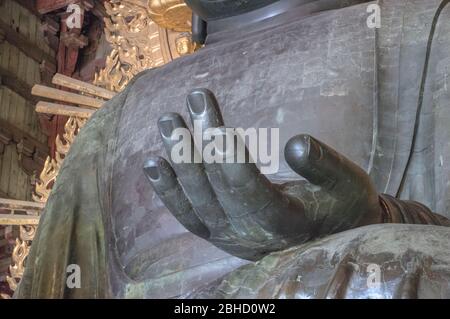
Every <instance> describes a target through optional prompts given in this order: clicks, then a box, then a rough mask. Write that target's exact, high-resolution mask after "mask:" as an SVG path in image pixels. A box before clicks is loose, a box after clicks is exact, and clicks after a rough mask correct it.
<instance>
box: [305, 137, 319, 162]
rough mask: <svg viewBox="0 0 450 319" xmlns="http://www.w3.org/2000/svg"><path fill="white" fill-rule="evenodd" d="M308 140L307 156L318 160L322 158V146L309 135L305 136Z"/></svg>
mask: <svg viewBox="0 0 450 319" xmlns="http://www.w3.org/2000/svg"><path fill="white" fill-rule="evenodd" d="M307 138H308V140H309V158H310V159H312V160H314V161H318V160H320V159H321V158H322V147H321V146H320V145H319V143H317V141H316V140H315V139H314V138H313V137H311V136H309V135H308V136H307Z"/></svg>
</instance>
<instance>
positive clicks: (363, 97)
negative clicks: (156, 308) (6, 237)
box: [15, 0, 450, 298]
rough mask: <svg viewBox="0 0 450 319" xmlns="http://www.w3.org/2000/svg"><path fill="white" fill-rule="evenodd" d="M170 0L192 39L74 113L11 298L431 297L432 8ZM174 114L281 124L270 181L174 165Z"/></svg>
mask: <svg viewBox="0 0 450 319" xmlns="http://www.w3.org/2000/svg"><path fill="white" fill-rule="evenodd" d="M186 2H187V4H188V5H189V6H190V7H191V8H192V9H193V11H194V12H195V14H196V19H197V21H200V22H202V23H200V24H198V26H200V28H201V29H202V30H200V31H201V33H202V34H204V35H205V36H206V45H205V47H203V48H201V49H199V50H198V51H197V52H196V53H194V54H192V55H187V56H183V57H182V58H180V59H178V60H175V61H174V62H172V63H170V64H168V65H165V66H163V67H160V68H157V69H152V70H149V71H145V72H143V73H141V74H139V75H138V76H137V77H136V78H135V79H134V80H133V81H132V83H130V84H129V85H128V86H127V88H126V89H125V90H124V91H123V92H122V93H120V94H119V95H118V96H116V97H115V98H114V99H113V100H111V101H110V102H109V103H107V104H106V105H105V106H104V107H103V108H102V109H101V110H99V111H98V112H97V113H96V114H95V115H94V116H93V117H92V118H91V119H90V120H89V122H88V123H87V124H86V126H85V127H84V128H83V130H82V132H81V133H80V134H79V136H78V137H77V139H76V141H75V143H74V144H73V146H72V148H71V151H70V153H69V155H68V157H67V158H66V159H65V162H64V165H63V168H62V169H61V172H60V175H59V176H58V180H57V182H56V184H55V186H54V188H53V191H52V194H51V197H50V199H49V201H48V203H47V206H46V208H45V213H44V216H43V217H42V220H41V224H40V226H39V229H38V233H37V235H36V237H35V240H34V242H33V245H32V249H31V253H30V256H29V259H28V262H27V268H26V271H25V274H24V277H23V279H22V282H21V284H20V286H19V288H18V291H16V294H15V296H16V297H18V298H36V297H43V298H105V297H109V298H124V297H126V298H241V297H245V298H417V297H419V298H433V297H435V298H436V297H439V298H449V297H450V286H449V281H450V276H449V273H450V272H449V270H450V255H449V253H448V252H449V251H450V240H449V239H450V229H449V228H447V227H443V226H450V222H449V220H448V219H447V218H446V217H450V209H449V208H450V183H449V182H448V180H449V176H450V161H448V156H449V154H450V144H449V142H448V138H449V136H450V127H449V126H448V121H449V119H450V107H449V102H450V91H449V90H448V85H449V84H448V78H449V74H450V58H449V54H450V24H449V23H448V21H449V18H450V5H448V3H449V2H450V1H449V0H444V1H442V0H426V1H425V0H398V1H397V0H391V1H388V0H386V1H361V0H360V1H356V0H355V1H344V0H279V1H276V0H265V1H234V0H222V1H210V0H189V1H186ZM373 5H376V8H378V9H379V13H380V18H381V25H380V27H379V28H378V27H372V26H369V24H368V23H367V21H368V18H369V16H370V15H371V12H370V10H368V8H369V6H372V7H373ZM183 118H186V119H187V118H190V119H191V121H192V122H193V123H194V121H198V122H200V123H202V125H203V128H204V129H207V128H216V129H218V130H219V131H220V130H222V129H224V128H225V124H226V125H231V126H233V127H240V128H250V127H252V128H257V129H258V128H279V139H280V141H279V144H280V146H281V147H280V150H279V154H278V155H279V158H280V169H279V170H278V172H276V173H275V174H272V175H267V176H265V175H263V174H261V172H260V171H259V169H258V166H257V165H256V164H255V163H251V162H250V161H246V162H245V163H206V162H196V161H191V162H187V163H176V162H174V161H173V159H172V158H171V156H170V154H171V151H172V149H173V147H174V143H175V142H174V139H173V132H174V130H175V129H178V128H184V129H189V128H192V126H190V125H189V124H187V123H186V122H185V121H184V119H183ZM194 144H195V143H194ZM197 146H198V145H197ZM193 151H194V152H193V154H194V153H195V151H196V150H195V149H194V150H193ZM197 151H202V149H201V147H200V149H197ZM225 153H226V152H225ZM164 154H167V158H168V160H166V159H164V158H163V157H162V156H163V155H164ZM225 155H226V154H224V156H225ZM245 157H246V158H248V157H249V156H248V154H246V156H245ZM433 212H438V213H440V215H439V214H435V213H433ZM72 264H76V265H79V266H80V269H81V272H82V274H81V278H82V280H81V284H82V285H81V288H79V289H70V288H68V287H67V285H66V279H67V271H66V270H67V266H68V265H72Z"/></svg>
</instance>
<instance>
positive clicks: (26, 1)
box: [13, 0, 41, 18]
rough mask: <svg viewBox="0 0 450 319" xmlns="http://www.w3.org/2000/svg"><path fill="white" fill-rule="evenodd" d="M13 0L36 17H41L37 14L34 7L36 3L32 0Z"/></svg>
mask: <svg viewBox="0 0 450 319" xmlns="http://www.w3.org/2000/svg"><path fill="white" fill-rule="evenodd" d="M13 1H14V2H17V3H18V4H20V5H21V6H22V7H24V8H25V9H27V10H28V11H29V12H30V13H32V14H33V15H35V16H36V17H38V18H40V17H41V15H40V14H39V12H38V11H37V9H36V3H35V1H34V0H13Z"/></svg>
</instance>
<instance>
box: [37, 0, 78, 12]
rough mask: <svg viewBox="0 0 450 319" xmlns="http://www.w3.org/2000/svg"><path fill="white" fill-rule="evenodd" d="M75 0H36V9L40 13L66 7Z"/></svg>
mask: <svg viewBox="0 0 450 319" xmlns="http://www.w3.org/2000/svg"><path fill="white" fill-rule="evenodd" d="M74 2H76V1H75V0H36V9H37V11H38V12H39V13H40V14H45V13H49V12H52V11H55V10H59V9H62V8H65V7H67V6H68V5H69V4H71V3H74Z"/></svg>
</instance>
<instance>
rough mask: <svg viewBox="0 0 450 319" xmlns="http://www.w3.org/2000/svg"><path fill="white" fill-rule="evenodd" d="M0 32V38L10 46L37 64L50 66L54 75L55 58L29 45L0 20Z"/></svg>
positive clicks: (25, 39) (29, 43)
mask: <svg viewBox="0 0 450 319" xmlns="http://www.w3.org/2000/svg"><path fill="white" fill-rule="evenodd" d="M0 30H1V32H0V33H2V37H4V39H5V40H6V41H8V42H9V43H10V44H11V45H13V46H15V47H16V48H18V49H19V50H20V51H22V52H23V53H24V54H25V55H26V56H28V57H29V58H31V59H33V60H35V61H36V62H38V63H39V64H42V63H43V62H44V63H45V64H46V65H47V66H51V68H52V69H53V70H54V73H56V58H55V57H52V56H51V55H50V54H48V53H46V52H44V51H43V50H41V49H40V48H38V47H37V46H36V44H35V43H31V42H30V41H29V40H28V39H27V38H26V37H25V36H24V35H22V34H21V33H19V32H17V31H16V30H14V29H12V28H11V27H10V26H9V25H7V24H6V23H4V22H3V21H2V20H0Z"/></svg>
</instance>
